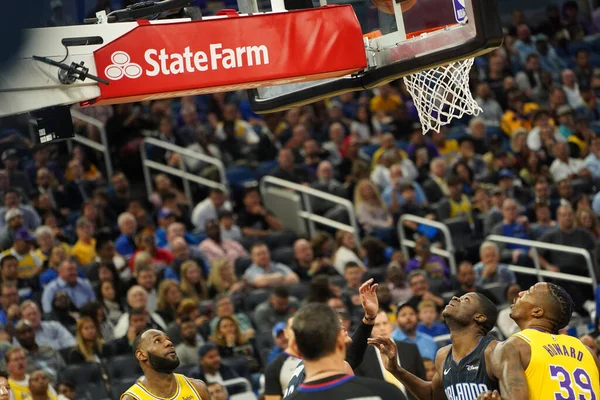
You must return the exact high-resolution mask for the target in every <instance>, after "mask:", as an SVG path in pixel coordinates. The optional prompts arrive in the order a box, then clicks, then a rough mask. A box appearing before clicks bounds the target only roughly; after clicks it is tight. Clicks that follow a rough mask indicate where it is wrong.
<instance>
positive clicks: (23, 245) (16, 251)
mask: <svg viewBox="0 0 600 400" xmlns="http://www.w3.org/2000/svg"><path fill="white" fill-rule="evenodd" d="M33 242H35V239H34V238H33V236H31V235H30V234H29V232H28V231H27V229H25V228H21V229H19V230H18V231H17V232H16V233H15V237H14V242H13V245H12V247H11V248H10V249H7V250H5V251H4V252H2V254H1V256H2V257H4V256H7V255H9V254H10V255H12V256H14V257H15V258H16V259H17V260H18V261H19V272H18V277H19V279H29V278H32V277H33V276H35V275H37V274H38V272H39V270H40V268H41V267H42V261H41V260H40V259H39V257H38V256H37V255H35V253H34V252H33V251H32V250H31V244H32V243H33Z"/></svg>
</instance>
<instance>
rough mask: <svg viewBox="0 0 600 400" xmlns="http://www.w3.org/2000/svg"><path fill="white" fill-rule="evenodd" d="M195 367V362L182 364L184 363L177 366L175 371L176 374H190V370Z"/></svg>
mask: <svg viewBox="0 0 600 400" xmlns="http://www.w3.org/2000/svg"><path fill="white" fill-rule="evenodd" d="M195 367H196V364H184V365H180V366H179V367H177V369H176V370H175V372H176V373H178V374H181V375H185V376H190V372H191V371H192V369H194V368H195ZM190 378H193V377H191V376H190Z"/></svg>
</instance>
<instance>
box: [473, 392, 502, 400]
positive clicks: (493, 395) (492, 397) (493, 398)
mask: <svg viewBox="0 0 600 400" xmlns="http://www.w3.org/2000/svg"><path fill="white" fill-rule="evenodd" d="M477 400H502V397H500V393H498V391H497V390H494V391H493V392H492V391H491V390H488V391H487V392H483V393H481V394H480V395H479V397H478V398H477Z"/></svg>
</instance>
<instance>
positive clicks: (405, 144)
mask: <svg viewBox="0 0 600 400" xmlns="http://www.w3.org/2000/svg"><path fill="white" fill-rule="evenodd" d="M396 147H398V148H399V149H402V150H405V151H406V149H407V148H408V142H407V141H406V140H396Z"/></svg>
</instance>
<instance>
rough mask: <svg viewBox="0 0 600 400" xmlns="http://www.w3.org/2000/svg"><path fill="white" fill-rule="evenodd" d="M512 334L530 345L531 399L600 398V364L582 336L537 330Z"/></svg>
mask: <svg viewBox="0 0 600 400" xmlns="http://www.w3.org/2000/svg"><path fill="white" fill-rule="evenodd" d="M513 336H516V337H518V338H519V339H521V340H523V341H525V342H526V343H527V344H528V345H529V347H530V348H531V359H530V361H529V365H528V366H527V369H526V370H525V375H526V377H527V386H528V387H529V398H530V399H531V400H540V399H544V400H571V399H578V400H600V373H599V372H598V367H597V365H596V362H595V361H594V357H593V356H592V353H591V352H590V350H589V349H588V348H587V347H586V346H585V345H584V344H583V343H581V341H580V340H579V339H577V338H575V337H572V336H568V335H554V334H551V333H547V332H541V331H538V330H535V329H525V330H524V331H521V332H519V333H515V334H514V335H513Z"/></svg>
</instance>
